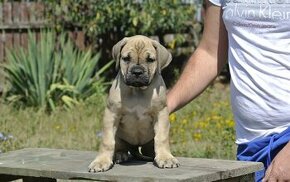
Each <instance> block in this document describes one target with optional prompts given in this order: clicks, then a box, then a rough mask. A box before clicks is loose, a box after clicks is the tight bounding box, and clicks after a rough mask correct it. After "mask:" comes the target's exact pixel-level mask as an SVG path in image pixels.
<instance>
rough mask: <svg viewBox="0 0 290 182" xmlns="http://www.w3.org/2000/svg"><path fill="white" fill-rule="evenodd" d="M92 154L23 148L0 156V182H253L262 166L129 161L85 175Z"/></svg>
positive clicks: (196, 160)
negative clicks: (165, 164)
mask: <svg viewBox="0 0 290 182" xmlns="http://www.w3.org/2000/svg"><path fill="white" fill-rule="evenodd" d="M95 155H96V152H92V151H90V152H89V151H75V150H62V149H45V148H27V149H22V150H17V151H12V152H8V153H3V154H0V181H1V182H4V181H5V182H6V181H11V180H16V179H23V181H24V182H31V181H37V182H47V181H49V182H51V181H57V179H69V180H81V181H83V180H91V181H126V182H130V181H164V182H171V181H196V182H201V181H227V182H233V181H240V182H249V181H253V179H254V172H255V171H258V170H260V169H262V167H263V165H262V163H254V162H239V161H231V160H216V159H200V158H183V157H179V158H178V159H179V161H180V163H181V166H180V167H179V168H174V169H159V168H157V167H155V166H154V165H153V164H152V162H144V161H130V162H127V163H123V164H117V165H115V166H114V167H113V168H112V169H111V170H109V171H107V172H101V173H89V172H88V171H87V166H88V165H89V163H90V162H91V161H92V160H93V159H94V158H95Z"/></svg>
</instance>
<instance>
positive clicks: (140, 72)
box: [126, 65, 149, 87]
mask: <svg viewBox="0 0 290 182" xmlns="http://www.w3.org/2000/svg"><path fill="white" fill-rule="evenodd" d="M126 84H127V85H129V86H133V87H143V86H148V85H149V76H148V74H147V72H146V71H145V68H144V67H142V66H139V65H135V66H133V67H132V68H131V69H130V71H129V72H128V74H127V78H126Z"/></svg>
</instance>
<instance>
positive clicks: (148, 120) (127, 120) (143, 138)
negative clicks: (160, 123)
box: [117, 106, 156, 145]
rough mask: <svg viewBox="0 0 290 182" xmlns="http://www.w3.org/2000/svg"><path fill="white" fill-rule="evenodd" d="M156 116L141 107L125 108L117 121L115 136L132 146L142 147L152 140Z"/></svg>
mask: <svg viewBox="0 0 290 182" xmlns="http://www.w3.org/2000/svg"><path fill="white" fill-rule="evenodd" d="M155 121H156V116H155V114H154V113H152V111H151V110H149V109H146V108H144V107H141V106H135V107H133V108H126V109H125V110H124V112H123V115H122V117H121V118H120V121H119V127H118V131H117V135H118V136H119V137H121V138H122V139H124V140H125V141H127V142H128V143H130V144H133V145H142V144H145V143H147V142H149V141H150V140H152V139H153V138H154V123H155Z"/></svg>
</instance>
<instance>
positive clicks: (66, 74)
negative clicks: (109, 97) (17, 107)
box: [3, 31, 112, 110]
mask: <svg viewBox="0 0 290 182" xmlns="http://www.w3.org/2000/svg"><path fill="white" fill-rule="evenodd" d="M56 40H58V41H56ZM7 55H8V57H7V64H4V65H3V67H4V71H5V73H6V77H7V80H8V82H9V85H10V88H9V90H8V93H7V99H8V100H9V101H13V102H16V103H23V104H24V105H25V106H35V107H45V108H47V109H49V110H54V109H55V107H56V106H57V105H63V106H65V107H71V106H72V105H73V104H75V103H78V101H79V100H82V99H85V98H87V97H89V96H91V95H92V94H93V93H94V92H95V91H96V89H103V80H102V79H96V78H99V75H100V74H101V73H102V72H103V71H104V70H106V69H107V68H108V67H109V66H110V65H111V63H112V62H110V63H108V64H107V65H105V66H104V67H103V68H101V69H97V70H96V65H97V63H98V61H99V58H100V54H96V55H92V53H91V51H90V50H89V51H86V52H82V51H80V50H78V49H75V48H74V46H73V43H72V42H71V41H70V39H68V38H67V36H66V35H65V34H60V35H58V36H57V35H56V33H55V32H51V31H43V32H41V39H40V41H39V42H37V41H36V39H35V37H34V36H33V34H32V33H30V34H29V40H28V48H27V50H25V49H24V48H21V47H19V48H17V49H15V50H14V49H11V50H7Z"/></svg>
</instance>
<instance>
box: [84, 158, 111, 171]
mask: <svg viewBox="0 0 290 182" xmlns="http://www.w3.org/2000/svg"><path fill="white" fill-rule="evenodd" d="M112 166H113V161H112V159H111V158H110V157H107V156H98V157H96V159H95V160H94V161H93V162H92V163H91V164H90V165H89V172H104V171H107V170H109V169H110V168H111V167H112Z"/></svg>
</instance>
